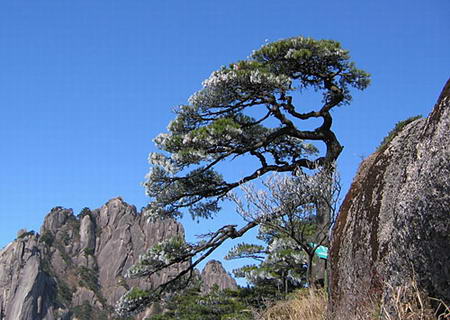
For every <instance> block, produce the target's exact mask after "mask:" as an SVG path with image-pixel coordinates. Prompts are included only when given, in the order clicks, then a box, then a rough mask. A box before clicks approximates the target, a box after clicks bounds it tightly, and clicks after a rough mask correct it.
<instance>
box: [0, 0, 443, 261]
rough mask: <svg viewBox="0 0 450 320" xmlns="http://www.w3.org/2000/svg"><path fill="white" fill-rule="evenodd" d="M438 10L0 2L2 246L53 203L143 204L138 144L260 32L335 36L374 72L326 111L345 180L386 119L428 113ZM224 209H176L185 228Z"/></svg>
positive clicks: (434, 84)
mask: <svg viewBox="0 0 450 320" xmlns="http://www.w3.org/2000/svg"><path fill="white" fill-rule="evenodd" d="M449 16H450V2H449V1H448V0H434V1H422V0H420V1H419V0H409V1H406V0H397V1H388V0H380V1H370V2H369V1H356V0H340V1H327V0H324V1H299V0H296V1H277V2H275V1H261V0H258V1H256V0H245V1H242V0H241V1H238V0H228V1H210V0H200V1H196V0H195V1H181V0H176V1H175V0H174V1H170V0H167V1H143V0H142V1H112V0H107V1H106V0H101V1H100V0H89V1H87V0H77V1H61V0H57V1H56V0H55V1H49V0H40V1H23V0H17V1H2V2H1V3H0V108H1V113H0V155H1V156H0V168H1V169H0V248H1V247H3V246H4V245H6V244H7V243H8V242H10V241H12V240H13V239H14V238H15V237H16V232H17V230H18V229H20V228H27V229H28V230H30V229H34V230H39V227H40V225H41V223H42V221H43V218H44V216H45V215H46V214H47V213H48V212H49V211H50V209H51V208H52V207H55V206H64V207H67V208H73V209H74V211H75V213H78V212H79V210H80V209H81V208H83V207H86V206H87V207H90V208H97V207H100V206H101V205H102V204H104V203H105V202H106V201H107V200H109V199H111V198H113V197H116V196H122V197H123V198H124V200H125V201H127V202H128V203H132V204H135V205H136V206H137V207H138V208H140V207H142V206H144V205H145V204H146V203H147V198H146V196H145V195H144V189H143V187H142V186H141V182H143V180H144V175H145V174H146V173H147V171H148V164H147V155H148V153H149V152H150V151H155V150H154V146H153V143H152V139H153V138H154V137H155V136H156V135H157V134H158V133H160V132H162V131H164V130H165V128H166V126H167V124H168V122H169V121H170V120H171V119H172V118H173V117H174V115H173V113H172V112H171V110H172V108H173V107H174V106H177V105H179V104H182V103H185V102H186V101H187V98H188V97H189V96H190V95H191V94H192V93H194V92H195V91H196V90H198V89H199V88H200V85H201V82H202V81H203V80H204V79H205V78H207V77H208V76H209V74H210V73H211V72H212V71H213V70H215V69H217V68H219V67H220V66H221V65H224V64H228V63H231V62H233V61H236V60H239V59H244V58H245V57H247V56H248V55H249V54H250V53H251V51H252V50H253V49H257V48H258V47H260V46H261V45H262V44H264V42H265V40H266V39H267V40H269V41H275V40H279V39H282V38H286V37H292V36H297V35H304V36H309V37H313V38H317V39H334V40H338V41H340V42H341V43H342V44H343V47H344V48H346V49H349V50H350V52H351V55H352V58H353V60H354V61H355V62H356V63H357V65H358V67H359V68H362V69H364V70H366V71H368V72H370V73H371V74H372V85H371V86H370V87H369V88H368V89H367V90H366V91H364V92H361V93H360V92H356V93H355V94H354V101H353V103H352V104H351V105H350V106H348V107H343V108H340V109H338V110H336V111H335V112H334V117H335V127H334V128H335V132H336V134H337V136H338V138H339V139H340V141H341V142H342V144H343V145H344V146H345V149H344V151H343V154H342V155H341V157H340V170H341V175H342V178H343V183H344V187H345V189H346V188H348V185H349V183H350V181H351V179H352V177H353V175H354V173H355V170H356V168H357V165H358V163H359V162H360V160H361V156H367V155H369V154H370V153H371V152H372V151H373V150H374V149H375V148H376V146H377V145H378V144H379V142H380V140H381V139H382V138H383V137H384V135H385V134H386V133H387V132H388V131H389V130H390V129H391V128H392V127H393V126H394V124H395V123H396V122H397V121H399V120H403V119H405V118H407V117H409V116H412V115H417V114H423V115H427V114H428V113H429V112H430V111H431V109H432V107H433V105H434V103H435V102H436V99H437V97H438V94H439V93H440V90H441V89H442V87H443V85H444V83H445V82H446V80H447V79H448V77H449V71H450V59H449V52H450V37H449V31H450V22H449V19H448V17H449ZM225 216H226V218H221V219H217V221H214V222H212V221H207V222H205V223H203V224H195V223H192V222H191V221H189V219H185V220H184V222H185V228H186V229H187V234H188V238H189V239H192V235H193V234H196V233H199V232H206V231H208V230H209V229H213V228H214V227H215V226H219V225H220V224H222V223H224V222H227V223H229V222H230V221H232V219H234V218H233V217H234V215H233V213H232V212H226V215H225ZM224 251H225V249H223V250H221V251H219V252H218V254H216V255H215V257H216V258H217V257H220V256H221V255H223V253H224ZM232 266H233V265H232V264H230V263H227V267H229V269H230V268H231V267H232Z"/></svg>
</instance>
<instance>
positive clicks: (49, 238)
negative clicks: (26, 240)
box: [39, 231, 55, 247]
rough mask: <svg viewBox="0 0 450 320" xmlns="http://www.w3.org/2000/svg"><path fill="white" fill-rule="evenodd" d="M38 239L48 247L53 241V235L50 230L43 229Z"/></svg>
mask: <svg viewBox="0 0 450 320" xmlns="http://www.w3.org/2000/svg"><path fill="white" fill-rule="evenodd" d="M39 241H40V242H43V243H45V244H46V245H47V246H49V247H50V246H51V245H52V244H53V241H55V237H54V236H53V234H52V233H51V232H50V231H44V233H43V234H42V235H41V236H40V237H39Z"/></svg>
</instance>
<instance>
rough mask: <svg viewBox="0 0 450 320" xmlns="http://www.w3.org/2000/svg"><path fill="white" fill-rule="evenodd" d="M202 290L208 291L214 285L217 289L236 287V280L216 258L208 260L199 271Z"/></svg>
mask: <svg viewBox="0 0 450 320" xmlns="http://www.w3.org/2000/svg"><path fill="white" fill-rule="evenodd" d="M201 280H202V288H201V289H202V292H203V293H209V292H210V291H211V290H212V289H213V288H214V287H217V288H218V289H219V290H224V289H237V283H236V280H234V278H233V277H231V276H230V275H229V274H228V273H227V271H226V270H225V269H224V267H223V266H222V263H220V261H217V260H210V261H208V263H207V264H206V265H205V267H204V268H203V271H202V273H201Z"/></svg>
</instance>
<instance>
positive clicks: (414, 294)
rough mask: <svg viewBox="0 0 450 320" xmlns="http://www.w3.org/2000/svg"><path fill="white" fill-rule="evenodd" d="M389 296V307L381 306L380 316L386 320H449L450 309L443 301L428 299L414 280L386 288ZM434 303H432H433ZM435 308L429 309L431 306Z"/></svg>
mask: <svg viewBox="0 0 450 320" xmlns="http://www.w3.org/2000/svg"><path fill="white" fill-rule="evenodd" d="M388 289H389V293H390V295H391V302H390V304H389V307H386V306H382V308H381V314H382V316H383V319H386V320H436V319H438V320H450V308H449V306H448V305H446V304H445V303H444V302H443V301H441V300H438V299H434V298H430V297H428V295H427V294H426V293H425V292H423V291H422V290H420V289H419V287H418V285H417V282H416V281H415V279H413V280H411V281H410V282H409V283H407V284H405V285H402V286H399V287H395V288H394V287H392V286H388ZM433 302H434V303H433ZM436 302H437V305H438V306H437V307H435V308H434V309H433V308H432V307H431V306H432V305H433V304H434V305H436Z"/></svg>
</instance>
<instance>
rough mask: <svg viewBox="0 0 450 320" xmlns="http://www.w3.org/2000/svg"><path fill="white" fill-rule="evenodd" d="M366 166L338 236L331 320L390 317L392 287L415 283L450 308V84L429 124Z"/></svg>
mask: <svg viewBox="0 0 450 320" xmlns="http://www.w3.org/2000/svg"><path fill="white" fill-rule="evenodd" d="M381 149H382V150H379V151H378V152H375V153H374V154H372V155H371V156H370V157H368V158H367V159H366V160H365V161H364V162H363V163H362V164H361V166H360V168H359V171H358V173H357V175H356V177H355V179H354V181H353V184H352V186H351V188H350V190H349V192H348V194H347V196H346V198H345V200H344V202H343V204H342V206H341V209H340V214H339V217H338V220H337V223H336V225H335V228H334V231H333V239H332V244H331V252H330V262H331V275H330V305H329V319H337V320H339V319H371V317H372V316H373V313H371V311H375V308H376V306H377V305H378V306H379V307H380V305H381V308H384V309H385V310H387V312H389V313H391V315H392V316H393V318H395V316H394V315H393V313H395V312H394V310H393V308H392V303H393V300H392V292H393V289H394V290H395V288H399V287H400V286H403V285H407V284H408V283H409V282H410V281H411V280H414V279H415V280H416V282H417V284H418V287H419V289H420V290H422V291H424V292H426V293H427V294H428V295H429V296H430V297H434V298H438V299H442V300H443V301H444V302H446V303H447V305H448V304H449V303H450V211H449V208H450V80H449V82H447V84H446V86H445V88H444V90H443V92H442V94H441V96H440V98H439V100H438V103H437V105H436V106H435V108H434V110H433V111H432V113H431V114H430V115H429V116H428V118H425V119H420V120H416V121H414V122H412V123H410V124H408V125H407V126H405V127H404V128H403V130H401V131H400V132H399V133H398V134H397V136H396V137H395V138H394V139H393V140H392V141H391V142H390V143H389V144H388V145H386V146H385V147H383V148H381Z"/></svg>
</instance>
